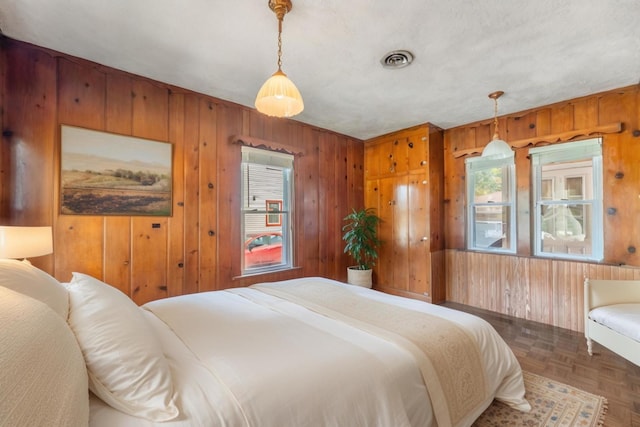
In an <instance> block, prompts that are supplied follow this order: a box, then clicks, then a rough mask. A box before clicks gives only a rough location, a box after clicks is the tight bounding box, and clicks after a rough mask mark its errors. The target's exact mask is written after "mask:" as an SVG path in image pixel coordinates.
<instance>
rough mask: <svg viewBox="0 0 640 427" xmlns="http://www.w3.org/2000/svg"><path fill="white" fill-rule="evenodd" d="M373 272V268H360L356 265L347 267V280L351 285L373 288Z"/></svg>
mask: <svg viewBox="0 0 640 427" xmlns="http://www.w3.org/2000/svg"><path fill="white" fill-rule="evenodd" d="M371 273H373V270H358V267H356V266H353V267H347V282H348V283H349V284H351V285H356V286H362V287H363V288H371V286H372V285H373V282H372V280H371Z"/></svg>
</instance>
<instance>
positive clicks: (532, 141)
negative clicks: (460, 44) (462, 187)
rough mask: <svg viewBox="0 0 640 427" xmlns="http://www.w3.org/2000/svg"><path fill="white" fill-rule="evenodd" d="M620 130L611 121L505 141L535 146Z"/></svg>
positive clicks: (460, 153) (465, 152)
mask: <svg viewBox="0 0 640 427" xmlns="http://www.w3.org/2000/svg"><path fill="white" fill-rule="evenodd" d="M621 131H622V122H617V123H611V124H608V125H602V126H595V127H592V128H587V129H580V130H572V131H568V132H562V133H555V134H552V135H543V136H536V137H533V138H525V139H519V140H517V141H511V142H507V144H509V145H510V146H511V147H512V148H523V147H526V146H528V145H532V146H534V147H535V146H536V145H538V144H555V143H558V142H567V141H570V140H572V139H573V138H575V137H578V136H591V135H595V134H600V135H605V134H609V133H619V132H621ZM483 149H484V147H474V148H467V149H464V150H456V151H454V152H453V157H455V158H456V159H458V158H460V157H464V156H471V155H473V154H481V153H482V150H483Z"/></svg>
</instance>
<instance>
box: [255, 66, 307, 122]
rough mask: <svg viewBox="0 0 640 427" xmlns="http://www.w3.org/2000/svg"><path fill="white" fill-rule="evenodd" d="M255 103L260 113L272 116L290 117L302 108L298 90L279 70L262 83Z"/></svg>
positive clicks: (302, 103)
mask: <svg viewBox="0 0 640 427" xmlns="http://www.w3.org/2000/svg"><path fill="white" fill-rule="evenodd" d="M255 105H256V108H257V109H258V111H260V112H261V113H263V114H266V115H267V116H274V117H292V116H295V115H296V114H299V113H301V112H302V110H303V109H304V102H303V101H302V96H301V95H300V91H299V90H298V88H297V87H296V85H294V84H293V82H292V81H291V80H289V78H288V77H287V75H286V74H285V73H283V72H282V71H281V70H278V71H276V72H275V73H273V75H272V76H271V77H269V79H268V80H267V81H266V82H265V83H264V84H263V85H262V87H261V88H260V91H258V96H256V102H255Z"/></svg>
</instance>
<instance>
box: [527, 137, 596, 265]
mask: <svg viewBox="0 0 640 427" xmlns="http://www.w3.org/2000/svg"><path fill="white" fill-rule="evenodd" d="M529 154H530V155H531V161H532V165H533V175H534V179H533V190H534V191H533V194H535V195H536V200H535V210H534V211H535V234H534V235H535V240H534V241H535V250H534V253H535V255H544V256H552V257H556V258H572V259H594V260H600V259H601V258H602V256H603V234H602V148H601V145H600V140H599V138H595V139H590V140H585V141H577V142H571V143H565V144H557V145H551V146H547V147H541V148H534V149H531V150H529Z"/></svg>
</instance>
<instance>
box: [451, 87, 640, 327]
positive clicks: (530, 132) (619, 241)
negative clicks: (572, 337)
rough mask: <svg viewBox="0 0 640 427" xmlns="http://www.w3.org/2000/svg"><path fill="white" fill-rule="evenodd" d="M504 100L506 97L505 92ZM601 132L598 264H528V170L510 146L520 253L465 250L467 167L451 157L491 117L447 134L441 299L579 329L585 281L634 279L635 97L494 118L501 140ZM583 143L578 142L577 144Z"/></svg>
mask: <svg viewBox="0 0 640 427" xmlns="http://www.w3.org/2000/svg"><path fill="white" fill-rule="evenodd" d="M507 96H508V94H507ZM616 122H620V123H622V131H621V132H617V133H609V134H605V135H603V166H604V167H603V170H604V182H603V183H604V211H605V215H604V237H605V251H604V252H605V259H604V261H603V262H602V263H580V262H568V261H557V260H553V261H552V260H549V259H540V258H532V257H531V253H532V252H531V248H532V243H531V233H530V230H531V223H532V222H531V221H532V218H531V215H530V211H531V201H530V190H529V189H530V188H531V182H530V177H531V168H530V160H529V159H528V148H530V147H523V148H518V149H516V154H515V157H516V174H517V184H516V185H517V221H518V224H517V227H518V254H517V256H508V255H493V254H483V253H473V252H468V251H465V250H464V249H465V179H464V175H465V167H464V157H459V158H456V157H455V156H454V155H453V153H454V152H455V151H457V150H464V149H471V148H475V147H483V146H484V145H486V143H488V142H489V140H490V139H491V134H492V129H493V126H492V120H486V121H483V122H477V123H472V124H469V125H465V126H461V127H457V128H453V129H449V130H447V131H445V195H444V203H445V246H446V275H447V300H449V301H454V302H459V303H462V304H468V305H472V306H476V307H480V308H485V309H488V310H492V311H497V312H500V313H504V314H509V315H513V316H517V317H522V318H527V319H531V320H536V321H539V322H542V323H547V324H551V325H555V326H560V327H564V328H569V329H573V330H578V331H582V330H583V328H584V325H583V314H584V313H583V291H582V283H583V281H584V278H585V277H587V276H588V277H591V278H597V279H609V278H620V279H639V278H640V270H639V269H638V267H639V266H640V221H638V218H640V167H638V165H640V90H639V88H638V86H633V87H627V88H621V89H617V90H612V91H609V92H605V93H599V94H594V95H590V96H586V97H583V98H579V99H574V100H570V101H566V102H561V103H557V104H553V105H549V106H545V107H541V108H537V109H532V110H528V111H524V112H520V113H515V114H510V115H506V116H503V117H500V122H499V126H500V130H501V136H502V137H503V139H505V140H506V141H517V140H522V139H525V138H534V137H542V136H545V135H554V134H559V133H563V132H571V131H575V132H576V133H579V131H581V130H584V129H589V128H593V127H597V126H604V125H608V124H611V123H616ZM581 138H582V139H583V138H585V136H581V135H580V136H576V138H574V139H581Z"/></svg>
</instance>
